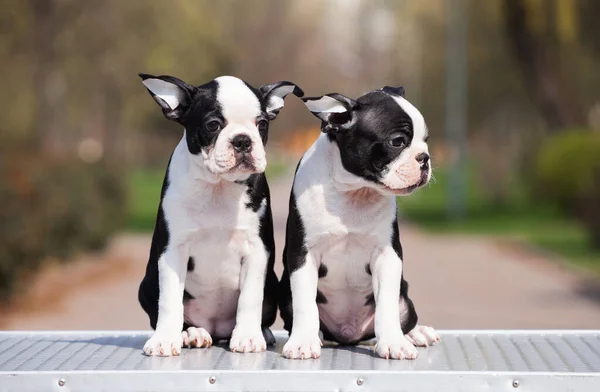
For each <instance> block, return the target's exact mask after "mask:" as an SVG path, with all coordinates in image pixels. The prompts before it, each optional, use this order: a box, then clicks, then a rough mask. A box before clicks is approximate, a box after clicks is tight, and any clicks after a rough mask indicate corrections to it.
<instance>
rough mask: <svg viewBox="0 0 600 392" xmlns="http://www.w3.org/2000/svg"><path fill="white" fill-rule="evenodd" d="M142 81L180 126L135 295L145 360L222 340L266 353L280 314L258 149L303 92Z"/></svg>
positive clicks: (281, 86) (287, 86) (222, 80)
mask: <svg viewBox="0 0 600 392" xmlns="http://www.w3.org/2000/svg"><path fill="white" fill-rule="evenodd" d="M140 76H141V77H142V80H143V83H144V85H145V86H146V88H147V89H148V91H149V92H150V95H152V97H153V98H154V99H155V100H156V102H157V103H158V105H159V106H160V107H161V108H162V111H163V113H164V115H165V117H166V118H168V119H169V120H173V121H175V122H178V123H179V124H181V125H182V126H183V127H184V128H185V129H184V135H183V138H182V139H181V141H180V142H179V144H178V145H177V147H176V148H175V151H174V152H173V154H172V155H171V159H170V161H169V166H168V168H167V173H166V176H165V180H164V182H163V186H162V192H161V198H160V204H159V207H158V216H157V219H156V226H155V229H154V235H153V237H152V247H151V249H150V258H149V261H148V266H147V267H146V275H145V277H144V279H143V281H142V283H141V284H140V288H139V295H138V297H139V301H140V304H141V305H142V308H144V310H145V311H146V313H147V314H148V316H149V317H150V325H151V326H152V328H153V329H155V332H154V334H153V335H152V337H151V338H150V340H148V342H147V343H146V345H145V346H144V352H145V353H146V354H148V355H164V356H169V355H179V354H180V352H181V347H182V346H183V345H186V346H191V347H208V346H210V345H211V344H212V342H213V341H217V340H220V339H230V343H229V346H230V348H231V350H232V351H240V352H259V351H264V350H265V349H266V340H268V341H273V340H274V339H273V335H272V334H271V332H270V331H269V328H268V327H269V326H270V325H271V324H273V322H274V321H275V317H276V312H277V300H276V293H277V277H276V276H275V273H274V271H273V264H274V255H275V244H274V239H273V220H272V216H271V206H270V196H269V187H268V185H267V180H266V178H265V175H264V174H263V173H264V170H265V167H266V165H267V161H266V156H265V149H264V147H265V144H266V142H267V133H268V128H269V121H271V120H273V119H274V118H275V117H276V115H277V113H278V112H279V110H280V109H281V108H282V107H283V99H284V97H285V96H286V95H288V94H290V93H293V94H295V95H297V96H302V95H303V93H302V90H300V89H299V88H298V87H296V86H295V85H294V84H292V83H290V82H277V83H274V84H269V85H264V86H262V87H260V88H259V89H255V88H253V87H252V86H250V85H249V84H248V83H246V82H244V81H243V80H240V79H238V78H235V77H231V76H222V77H219V78H217V79H215V80H213V81H211V82H208V83H206V84H204V85H202V86H198V87H195V86H191V85H189V84H187V83H185V82H183V81H181V80H179V79H177V78H174V77H171V76H151V75H145V74H141V75H140ZM263 297H264V301H263ZM182 331H183V332H182ZM263 334H264V336H263Z"/></svg>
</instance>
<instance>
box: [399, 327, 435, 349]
mask: <svg viewBox="0 0 600 392" xmlns="http://www.w3.org/2000/svg"><path fill="white" fill-rule="evenodd" d="M406 338H407V339H408V340H409V341H410V342H411V343H412V344H414V345H415V346H417V347H428V346H430V345H432V344H434V343H436V342H438V341H439V340H440V335H438V333H437V332H436V331H435V330H434V329H433V328H431V327H426V326H425V325H417V326H415V327H414V328H413V329H412V331H410V332H409V333H408V334H407V335H406Z"/></svg>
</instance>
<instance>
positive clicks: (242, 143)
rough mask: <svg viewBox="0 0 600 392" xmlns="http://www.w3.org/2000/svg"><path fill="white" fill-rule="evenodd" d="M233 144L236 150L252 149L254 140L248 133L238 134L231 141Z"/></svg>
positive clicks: (247, 150)
mask: <svg viewBox="0 0 600 392" xmlns="http://www.w3.org/2000/svg"><path fill="white" fill-rule="evenodd" d="M231 145H232V146H233V149H234V150H235V151H236V152H250V151H252V140H250V137H248V136H247V135H237V136H236V137H234V138H233V140H232V141H231Z"/></svg>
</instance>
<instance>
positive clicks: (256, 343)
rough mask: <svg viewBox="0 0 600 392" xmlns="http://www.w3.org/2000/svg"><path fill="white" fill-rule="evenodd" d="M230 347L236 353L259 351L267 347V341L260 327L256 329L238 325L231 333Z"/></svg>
mask: <svg viewBox="0 0 600 392" xmlns="http://www.w3.org/2000/svg"><path fill="white" fill-rule="evenodd" d="M229 348H230V349H231V351H233V352H234V353H235V352H241V353H259V352H262V351H265V350H266V349H267V342H266V341H265V338H264V336H263V334H262V331H261V330H260V328H257V329H256V330H255V331H254V330H248V329H244V328H237V327H236V328H235V329H234V330H233V333H232V334H231V340H230V341H229Z"/></svg>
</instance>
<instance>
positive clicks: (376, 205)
mask: <svg viewBox="0 0 600 392" xmlns="http://www.w3.org/2000/svg"><path fill="white" fill-rule="evenodd" d="M303 101H304V102H305V104H306V106H307V107H308V109H309V110H310V111H311V112H312V113H313V114H314V115H315V116H317V117H318V118H319V119H320V120H322V127H321V130H322V134H321V136H320V137H319V138H318V139H317V141H316V142H315V143H314V144H313V145H312V146H311V147H310V149H309V150H308V151H307V152H306V154H304V156H303V158H302V159H301V161H300V163H299V164H298V167H297V169H296V176H295V178H294V185H293V189H292V192H291V196H290V206H289V215H288V222H287V231H286V244H285V249H284V256H283V257H284V268H285V269H284V272H283V277H282V280H281V283H280V285H281V290H280V291H281V293H280V310H281V316H282V318H283V320H284V324H285V325H284V326H285V329H286V330H288V331H291V334H290V339H289V340H288V342H287V343H286V344H285V346H284V348H283V356H285V357H288V358H300V359H305V358H318V357H319V356H320V354H321V341H320V339H319V330H321V331H322V333H323V337H324V338H325V339H326V340H331V341H335V342H338V343H341V344H357V343H358V342H359V341H362V340H367V339H371V338H373V337H376V338H377V345H376V348H375V351H376V352H377V354H378V355H379V356H381V357H384V358H393V359H403V358H407V359H413V358H416V357H417V350H416V348H415V345H417V346H427V345H429V344H432V343H434V342H436V341H437V340H439V337H438V335H437V333H436V332H435V331H434V330H433V329H432V328H430V327H425V326H421V325H417V314H416V312H415V308H414V305H413V303H412V301H411V300H410V298H409V297H408V284H407V282H406V281H405V280H404V276H403V271H402V262H403V259H402V247H401V245H400V238H399V231H398V220H397V207H396V196H397V195H408V194H410V193H411V192H412V191H413V190H415V189H416V188H418V187H421V186H423V185H425V184H426V183H427V182H428V181H429V178H430V176H431V166H430V160H429V153H428V147H427V138H428V131H427V127H426V125H425V121H424V119H423V116H422V115H421V113H420V112H419V111H418V110H417V109H416V108H415V107H414V106H413V105H411V104H410V103H409V102H408V101H407V100H406V99H404V89H403V88H402V87H399V88H394V87H384V88H382V89H381V90H378V91H372V92H369V93H367V94H365V95H363V96H362V97H360V98H358V99H357V100H356V101H355V100H352V99H350V98H347V97H345V96H343V95H340V94H329V95H325V96H322V97H318V98H303Z"/></svg>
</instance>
